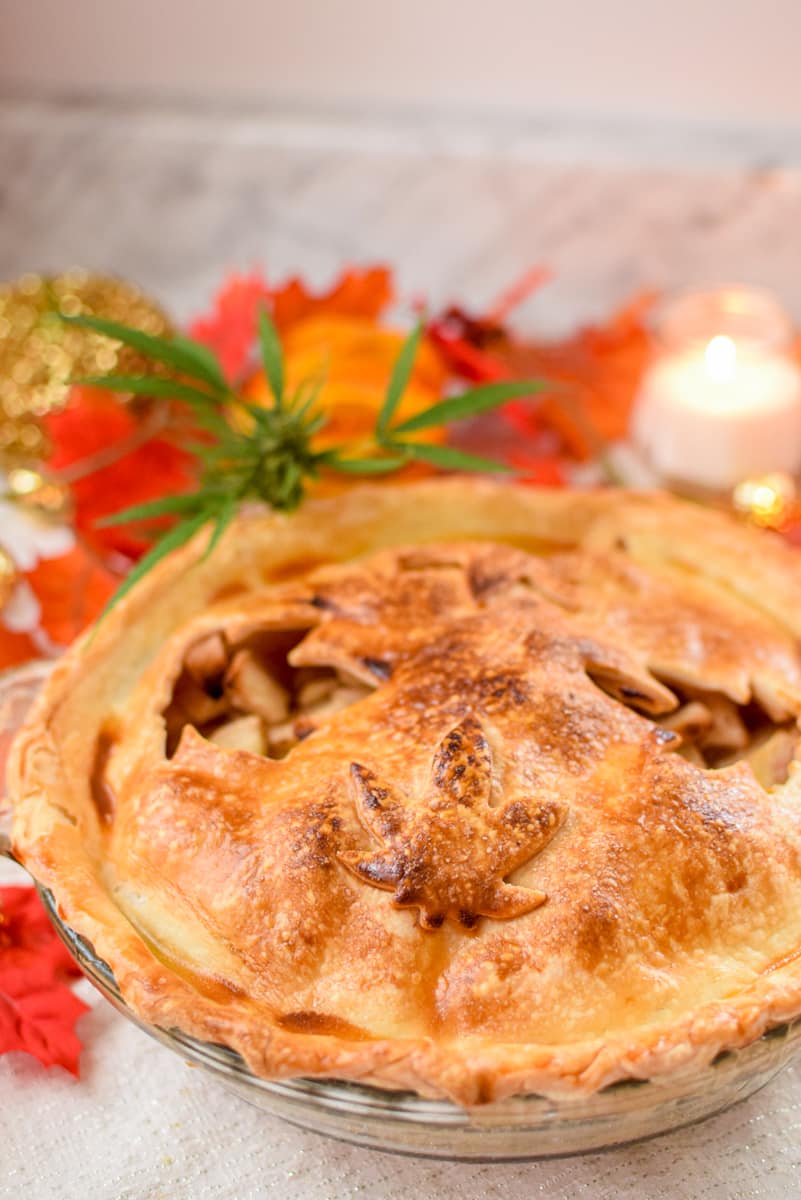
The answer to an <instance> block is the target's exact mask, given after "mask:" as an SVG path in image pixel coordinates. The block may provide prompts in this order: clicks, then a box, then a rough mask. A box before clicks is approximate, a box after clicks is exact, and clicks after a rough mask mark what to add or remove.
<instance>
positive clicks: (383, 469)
mask: <svg viewBox="0 0 801 1200" xmlns="http://www.w3.org/2000/svg"><path fill="white" fill-rule="evenodd" d="M62 319H63V320H65V321H68V322H70V323H72V324H75V325H79V326H82V327H84V328H87V329H92V330H94V331H95V332H96V333H100V334H104V335H105V336H107V337H110V338H113V339H115V340H116V341H119V342H122V343H124V344H125V345H127V346H131V347H133V348H134V349H136V350H138V351H139V353H140V354H142V355H144V356H146V357H147V358H149V359H150V361H151V362H152V363H153V364H154V365H156V366H157V367H158V368H160V369H161V370H162V371H163V370H164V369H166V370H167V372H169V373H168V374H167V375H164V374H152V375H144V376H142V377H133V376H127V375H101V376H92V377H91V378H88V379H81V380H73V381H72V382H73V383H83V384H89V385H91V386H92V387H100V388H107V389H109V390H110V391H115V392H131V393H134V394H136V395H140V396H150V397H154V398H156V399H161V400H164V401H179V402H181V403H183V404H185V405H187V406H188V407H189V408H190V409H191V411H192V417H193V420H194V423H195V425H196V426H198V427H199V429H200V430H201V431H202V432H203V434H204V435H205V440H198V441H197V442H195V443H193V444H192V445H191V446H188V447H187V446H184V449H187V450H189V451H190V452H191V453H192V454H193V455H194V456H195V457H196V458H197V460H198V465H199V477H198V486H197V488H196V490H195V491H194V492H191V493H188V494H181V495H177V496H165V497H163V498H162V499H158V500H152V501H149V502H148V503H146V504H137V505H134V506H133V507H131V508H127V509H125V510H123V511H122V512H118V513H114V514H113V516H111V517H108V518H106V520H105V521H104V524H107V525H109V524H115V525H118V524H123V523H127V522H130V521H154V520H161V519H162V518H164V517H173V518H177V520H176V522H175V524H173V525H172V526H171V527H170V528H169V529H167V530H166V532H164V533H160V534H159V536H158V540H157V541H156V542H155V544H154V545H153V546H152V548H151V549H150V550H149V551H148V553H147V554H145V556H144V557H143V558H142V559H140V561H139V562H138V563H137V564H136V566H135V567H134V568H133V570H132V571H131V573H130V574H129V575H128V576H127V577H126V579H125V581H124V583H123V584H122V585H121V587H120V588H119V589H118V590H117V592H116V593H115V594H114V596H112V598H111V600H110V601H109V604H108V605H107V606H106V609H105V610H104V612H103V613H102V614H101V618H100V619H101V620H102V618H103V616H105V614H106V612H108V611H109V609H110V608H111V607H112V606H113V605H114V604H116V603H117V602H118V601H119V600H120V599H121V598H122V597H123V596H124V595H125V594H126V593H127V592H129V591H130V590H131V588H133V587H135V586H136V584H137V583H138V582H139V580H140V579H142V577H143V576H144V575H146V574H147V572H148V571H149V570H150V569H151V567H153V566H154V565H155V564H156V563H157V562H159V560H160V559H162V558H164V556H165V555H167V554H169V553H170V551H172V550H175V549H177V548H178V547H179V546H182V545H184V544H185V543H186V542H188V541H189V540H190V539H191V538H192V537H194V535H195V534H196V533H198V532H199V530H201V529H204V528H206V527H209V528H210V536H209V539H208V542H207V544H206V548H205V554H206V555H208V554H210V553H211V552H212V550H213V549H214V547H215V546H216V544H217V542H218V541H219V539H220V538H221V537H222V535H223V533H224V532H225V530H226V528H227V527H228V525H229V524H230V523H231V521H232V520H233V518H234V517H235V515H236V513H237V511H238V509H239V506H240V505H241V504H242V503H243V502H244V501H246V500H260V501H263V502H264V503H266V504H268V505H270V507H271V508H274V509H276V510H277V511H278V512H292V511H293V510H294V509H296V508H297V507H298V505H299V504H300V503H301V501H302V500H303V497H304V495H305V493H306V488H307V485H308V483H309V481H310V480H314V479H317V478H318V477H319V475H320V473H321V471H337V472H340V473H343V474H348V475H365V476H371V475H382V474H388V473H390V472H392V471H397V470H399V469H400V468H401V467H404V466H406V465H407V464H408V463H410V462H415V461H419V462H425V463H430V464H432V465H434V466H437V467H442V468H444V469H446V470H458V471H481V472H489V471H507V470H509V468H508V467H507V466H505V465H504V464H503V463H498V462H495V461H493V460H491V459H487V458H481V457H478V456H476V455H473V454H466V453H464V452H463V451H461V450H458V449H456V448H455V447H453V446H441V445H432V444H431V443H429V442H419V441H415V440H413V439H411V440H410V435H412V434H415V433H418V432H419V431H421V430H428V429H433V428H436V427H437V426H441V425H444V424H446V423H447V422H449V421H455V420H460V419H462V418H464V417H470V416H475V415H476V414H478V413H483V412H488V411H489V410H490V409H493V408H496V407H498V405H500V404H503V403H505V402H506V401H507V400H511V399H513V398H514V397H516V396H531V395H533V394H535V393H536V392H539V391H541V390H542V388H543V386H544V385H543V384H542V383H541V382H539V381H532V380H526V379H521V380H514V381H509V382H503V383H491V384H487V385H484V386H482V387H476V388H472V389H470V390H469V391H467V392H463V393H462V394H461V395H458V396H451V397H449V398H448V399H446V400H442V401H438V402H437V403H436V404H432V405H431V406H430V407H429V408H427V409H425V410H424V411H423V412H420V413H417V414H416V415H415V416H413V417H410V418H408V419H407V420H405V421H401V422H400V423H399V424H393V421H394V418H395V415H396V413H397V409H398V405H399V404H400V401H401V398H402V396H403V394H404V392H405V391H406V388H407V385H408V383H409V380H410V378H411V374H412V370H413V368H414V361H415V357H416V354H417V349H418V346H419V344H420V340H421V338H422V336H423V332H424V328H423V324H422V322H419V323H418V324H417V325H416V326H415V328H414V329H413V330H412V332H411V333H410V334H409V336H408V338H407V339H406V341H405V342H404V343H403V345H402V347H401V349H400V352H399V354H398V357H397V359H396V361H395V364H394V367H393V370H392V373H391V376H390V379H389V383H388V385H387V391H386V395H385V398H384V402H383V404H382V406H381V409H380V412H379V414H378V418H377V421H376V427H375V430H374V431H373V434H372V437H370V438H368V439H367V440H366V441H363V442H361V443H359V444H358V445H353V446H336V447H329V448H328V449H325V450H319V449H316V448H315V446H314V442H313V439H314V436H315V434H317V433H319V431H320V430H321V429H322V428H323V426H324V425H325V421H326V418H325V414H324V413H322V412H320V411H319V409H318V408H317V400H318V397H319V393H320V390H321V388H322V386H323V382H324V381H323V380H322V379H310V380H304V381H303V382H302V383H301V384H300V385H299V386H298V387H297V388H296V389H295V390H294V392H292V393H291V394H288V393H287V389H286V372H285V369H284V353H283V348H282V346H281V341H280V338H279V336H278V332H277V330H276V328H275V325H274V324H273V322H272V320H271V318H270V316H269V314H268V313H267V311H266V310H264V309H263V310H262V311H261V312H260V313H259V323H258V330H259V347H260V352H261V360H262V364H263V366H264V372H265V375H266V377H267V381H268V383H269V385H270V390H271V392H272V398H273V403H272V405H271V406H270V407H263V406H261V405H258V404H252V403H248V402H247V401H245V400H243V399H242V398H241V397H240V396H239V395H238V394H237V393H236V392H235V391H234V390H233V389H232V388H231V387H230V385H229V384H228V383H227V382H226V379H225V376H224V374H223V371H222V368H221V366H220V364H219V362H218V361H217V358H216V357H215V355H214V354H213V353H212V352H211V350H209V349H208V348H207V347H206V346H203V345H201V344H200V343H198V342H194V341H192V340H191V339H190V338H186V337H172V338H160V337H153V336H152V335H151V334H147V333H143V332H142V331H141V330H137V329H130V328H129V327H128V326H126V325H120V324H118V323H117V322H116V321H106V320H103V319H101V318H99V317H88V316H77V317H63V318H62Z"/></svg>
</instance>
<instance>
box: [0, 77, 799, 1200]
mask: <svg viewBox="0 0 801 1200" xmlns="http://www.w3.org/2000/svg"><path fill="white" fill-rule="evenodd" d="M613 133H614V131H612V133H610V135H609V137H608V139H607V141H606V142H605V141H604V139H603V137H600V138H599V137H598V136H597V131H596V132H593V131H592V130H590V131H589V132H588V133H587V135H586V136H585V137H583V138H582V136H581V135H580V132H579V133H577V132H576V130H575V129H571V130H567V131H565V130H562V129H560V127H559V125H558V123H557V122H551V123H550V124H548V123H545V124H544V125H542V124H540V125H538V126H536V127H533V128H527V127H523V126H521V128H519V129H513V128H505V129H504V130H502V131H499V130H498V128H497V127H487V128H479V129H469V130H466V129H465V127H464V126H462V127H461V128H460V130H458V131H457V134H456V135H454V136H453V137H449V136H448V131H447V129H445V128H444V127H443V126H442V125H437V124H426V123H425V122H422V123H421V122H418V123H417V124H414V125H413V126H411V127H409V126H406V127H403V128H393V127H391V126H388V125H386V126H384V125H381V124H380V123H369V122H368V123H365V122H361V123H355V124H354V123H350V124H348V123H340V124H338V123H337V122H334V121H330V120H322V119H318V120H311V119H304V120H294V121H293V120H288V119H285V118H280V119H279V118H265V117H263V116H257V115H255V114H253V113H250V114H244V115H243V114H236V113H227V114H222V115H220V114H209V113H207V114H198V113H188V112H181V111H177V112H166V111H159V110H158V109H155V108H153V107H152V106H151V107H148V108H136V107H133V108H126V107H124V106H117V107H115V108H112V109H104V108H102V107H100V106H97V105H86V104H81V105H66V106H61V107H55V106H53V105H49V104H44V103H41V102H33V101H25V102H19V101H15V100H12V99H8V98H6V99H3V98H0V163H2V168H3V170H2V183H1V184H0V228H2V230H3V237H2V238H1V239H0V278H3V279H10V278H13V277H15V276H16V275H18V274H20V273H22V272H24V271H28V270H48V271H58V270H61V269H64V268H65V267H68V266H72V265H80V266H85V267H89V268H93V269H96V270H103V271H111V272H117V273H119V274H122V275H123V276H128V277H132V278H134V279H135V280H136V281H137V282H138V283H140V284H141V285H142V286H143V287H145V288H146V289H148V290H149V291H151V292H152V293H153V294H155V296H156V297H158V298H159V299H160V300H161V301H163V303H164V304H165V305H166V306H167V307H168V309H170V310H171V311H172V312H173V314H174V315H175V316H176V317H177V318H179V319H184V318H186V317H187V316H189V315H190V314H191V313H192V312H193V311H196V310H197V309H198V308H199V307H202V306H203V304H204V303H205V301H206V299H207V298H208V296H209V295H210V293H211V291H212V290H213V289H214V287H215V286H216V285H217V283H218V282H219V280H220V278H221V275H222V274H223V273H224V272H225V271H226V270H227V269H230V268H238V269H248V268H250V267H252V266H254V265H260V266H263V267H264V268H265V269H266V270H267V272H268V274H269V275H270V276H271V277H273V278H275V277H281V276H283V275H284V274H286V273H288V272H296V271H297V272H301V273H303V274H304V275H305V276H306V277H307V278H308V279H309V280H310V281H311V282H312V283H313V284H324V283H326V282H327V281H328V280H330V278H331V277H332V275H333V274H334V272H335V271H336V270H337V269H338V268H339V267H341V266H342V265H343V264H344V263H345V262H347V261H361V262H369V261H376V260H383V261H387V262H390V263H393V264H397V266H398V281H399V284H400V287H401V290H402V292H403V294H404V295H406V296H414V295H416V294H419V293H421V292H424V293H425V294H427V295H428V296H429V298H430V299H431V301H432V303H439V302H441V301H443V300H447V299H449V298H454V297H458V298H459V299H460V300H461V301H463V302H467V303H471V304H477V305H481V304H483V303H487V302H488V301H490V300H491V299H492V298H493V297H494V296H495V295H496V294H497V293H498V292H499V291H500V290H502V288H503V287H504V286H505V285H507V284H508V283H509V281H510V280H511V279H514V278H515V276H517V275H519V274H520V273H521V272H522V270H523V269H525V268H526V267H527V266H530V265H531V264H532V263H534V262H544V263H547V264H548V265H549V266H550V267H551V268H552V269H553V270H554V272H555V275H556V281H555V283H554V284H553V285H552V286H551V287H550V288H549V289H547V291H545V292H543V293H541V294H540V295H539V296H537V297H535V298H533V299H532V300H531V301H530V302H529V303H528V304H527V305H526V306H525V308H524V309H523V311H522V312H521V313H520V320H521V322H522V324H523V325H524V326H527V327H528V328H529V329H534V328H538V329H541V330H544V331H561V330H564V329H567V328H569V327H571V326H572V325H575V324H576V323H577V322H579V321H582V320H585V319H588V318H592V317H600V318H603V316H604V315H606V314H607V313H608V312H609V310H610V308H611V307H612V306H613V305H614V304H616V303H619V302H622V301H624V300H625V299H626V298H627V297H628V296H629V295H630V294H631V293H632V292H633V291H635V290H637V289H638V288H643V287H651V286H656V287H677V286H682V285H685V284H689V283H706V282H719V281H721V280H729V279H733V278H737V279H742V280H744V281H747V282H754V283H762V284H765V285H767V286H770V287H773V288H775V289H776V290H777V291H778V293H779V294H780V295H781V296H782V298H783V299H784V301H785V303H786V304H787V306H788V308H789V309H790V311H791V312H792V313H793V315H794V316H795V317H796V319H797V320H801V271H799V270H798V264H799V262H801V170H799V169H797V168H796V167H794V166H793V165H792V164H791V163H790V162H789V161H788V159H787V158H785V160H784V162H783V163H782V153H783V152H784V151H788V147H787V146H784V147H782V146H779V147H778V148H777V147H776V146H771V149H770V156H771V157H770V160H766V157H765V153H763V152H762V150H761V148H760V145H759V144H751V143H748V144H743V145H739V144H738V145H735V146H732V144H730V141H727V139H726V137H725V136H723V135H721V140H720V141H719V142H716V143H714V144H710V143H709V142H708V141H707V142H706V143H705V144H704V147H703V153H702V154H701V153H700V152H699V150H698V148H697V147H695V148H694V146H693V142H692V137H688V138H687V139H684V140H683V139H682V138H675V137H674V138H673V139H672V140H671V138H670V137H665V136H663V135H660V136H657V134H656V133H655V134H654V137H653V139H649V138H643V137H642V136H639V138H638V139H634V140H633V141H632V142H631V144H630V145H629V144H628V143H627V141H626V137H625V136H621V135H619V134H614V136H613V135H612V134H613ZM793 150H797V147H796V146H794V145H790V146H789V151H788V153H789V152H790V151H793ZM646 156H647V157H648V158H650V160H651V161H652V164H653V165H651V166H647V167H646V166H643V165H642V162H643V161H644V158H645V157H646ZM682 157H683V158H688V159H694V161H692V162H691V164H690V167H689V169H684V168H680V167H679V166H677V165H676V160H677V159H679V158H682ZM733 160H739V161H738V162H737V165H733ZM710 163H715V164H717V165H710ZM19 878H20V876H19V874H18V873H17V872H16V871H15V870H14V869H12V868H11V867H9V866H7V865H4V864H0V882H12V879H13V880H14V881H19ZM80 986H81V988H82V989H83V988H85V989H86V992H85V995H86V998H87V999H90V998H91V1002H92V1004H93V1008H92V1011H91V1012H90V1013H88V1014H87V1015H86V1016H85V1017H83V1018H82V1020H81V1024H80V1026H79V1031H80V1034H81V1036H82V1039H83V1042H84V1044H85V1051H84V1054H83V1058H82V1078H81V1079H80V1081H75V1080H73V1079H72V1078H71V1077H70V1076H68V1075H67V1074H65V1073H64V1072H62V1071H60V1070H59V1069H55V1070H51V1071H47V1070H46V1069H45V1068H43V1067H40V1066H39V1065H38V1064H37V1063H36V1062H34V1061H33V1060H32V1059H29V1058H27V1057H26V1056H24V1055H19V1054H13V1055H7V1056H4V1057H0V1200H23V1198H24V1200H86V1197H92V1200H212V1198H214V1200H256V1198H257V1197H275V1198H276V1200H301V1198H302V1200H339V1198H340V1197H341V1198H343V1200H344V1198H346V1197H360V1196H365V1197H366V1196H369V1197H370V1200H408V1198H409V1197H410V1196H414V1197H417V1198H419V1200H429V1198H431V1200H434V1197H436V1198H438V1200H440V1198H442V1200H492V1198H494V1197H497V1198H499V1200H500V1198H501V1197H502V1198H503V1200H523V1198H525V1200H530V1198H531V1197H534V1196H539V1195H543V1196H548V1197H552V1198H554V1200H562V1198H565V1200H567V1198H568V1197H570V1198H571V1200H572V1198H574V1197H581V1196H587V1197H592V1198H597V1200H606V1198H612V1197H614V1198H616V1200H617V1198H620V1200H626V1198H629V1197H631V1198H634V1197H637V1198H638V1200H640V1198H643V1197H661V1196H671V1197H676V1198H684V1197H686V1198H688V1200H689V1198H692V1200H740V1198H745V1197H766V1198H768V1200H779V1198H782V1200H784V1198H785V1197H787V1198H790V1197H795V1196H797V1195H798V1194H799V1191H801V1065H799V1066H796V1067H790V1068H788V1069H787V1070H785V1071H784V1072H783V1073H782V1075H781V1076H780V1077H779V1078H778V1079H776V1080H775V1081H774V1082H773V1083H771V1084H770V1085H769V1086H768V1087H767V1088H766V1089H764V1090H763V1091H762V1092H761V1093H759V1094H758V1095H756V1096H754V1097H752V1098H751V1099H750V1100H747V1101H745V1102H744V1103H743V1104H740V1105H739V1106H737V1107H736V1108H734V1109H732V1110H730V1111H729V1112H728V1113H725V1114H723V1115H722V1116H720V1117H717V1118H715V1119H713V1120H711V1121H709V1122H707V1123H705V1124H703V1125H701V1126H696V1127H694V1128H691V1129H686V1130H683V1131H680V1132H678V1133H675V1134H672V1135H670V1136H667V1137H665V1138H661V1139H657V1140H655V1141H652V1142H648V1143H643V1144H640V1145H638V1146H634V1147H629V1148H626V1149H622V1150H617V1151H613V1152H609V1153H606V1154H593V1155H590V1156H587V1157H584V1158H578V1159H569V1160H567V1159H566V1160H551V1161H548V1162H542V1163H530V1164H518V1165H501V1166H490V1165H476V1166H471V1165H460V1164H452V1163H437V1162H429V1161H423V1160H414V1159H401V1158H395V1157H393V1156H390V1155H386V1154H381V1153H376V1152H374V1151H368V1150H361V1149H358V1148H354V1147H350V1146H346V1145H342V1144H339V1143H337V1142H334V1141H330V1140H327V1139H324V1138H321V1137H319V1136H317V1135H315V1134H312V1133H305V1132H302V1131H300V1130H297V1129H293V1128H291V1127H290V1126H288V1125H284V1124H282V1123H281V1122H280V1121H278V1120H276V1119H273V1118H269V1117H267V1116H265V1115H264V1114H262V1113H261V1112H259V1111H257V1110H256V1109H253V1108H251V1107H249V1106H248V1105H247V1104H245V1103H244V1102H243V1101H241V1100H239V1099H237V1098H235V1097H233V1096H231V1095H229V1094H228V1093H227V1092H226V1091H225V1090H224V1089H223V1088H222V1087H221V1086H220V1085H219V1084H218V1083H217V1082H216V1081H214V1080H212V1079H210V1078H209V1077H208V1076H206V1075H204V1074H202V1073H201V1072H199V1071H197V1070H192V1069H190V1068H189V1067H187V1066H185V1065H184V1064H183V1063H182V1062H181V1060H180V1059H179V1058H178V1057H177V1056H175V1055H174V1054H172V1053H171V1052H169V1051H168V1050H166V1049H164V1048H163V1047H161V1046H159V1045H157V1044H156V1043H155V1042H153V1041H151V1040H150V1039H149V1038H147V1037H146V1036H145V1035H144V1034H142V1033H141V1032H139V1031H138V1030H137V1029H136V1028H134V1027H133V1026H132V1025H130V1024H129V1023H128V1022H127V1021H126V1020H125V1019H124V1018H122V1017H121V1016H119V1015H118V1014H117V1013H116V1012H114V1010H113V1009H112V1008H111V1007H110V1006H109V1005H108V1004H106V1003H105V1002H104V1001H102V1000H100V999H99V998H96V997H95V996H94V995H93V994H92V993H91V989H90V988H89V986H88V984H81V985H80Z"/></svg>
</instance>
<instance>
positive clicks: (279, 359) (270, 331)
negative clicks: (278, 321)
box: [259, 308, 284, 409]
mask: <svg viewBox="0 0 801 1200" xmlns="http://www.w3.org/2000/svg"><path fill="white" fill-rule="evenodd" d="M259 344H260V347H261V361H262V363H263V364H264V371H265V374H266V376H267V379H268V381H269V384H270V390H271V391H272V393H273V399H274V400H275V407H276V408H279V409H280V408H281V407H282V406H283V403H284V352H283V349H282V348H281V341H280V338H279V337H278V330H277V329H276V328H275V325H274V324H273V321H272V318H271V317H270V314H269V313H268V312H267V310H266V309H264V308H262V309H261V311H260V312H259Z"/></svg>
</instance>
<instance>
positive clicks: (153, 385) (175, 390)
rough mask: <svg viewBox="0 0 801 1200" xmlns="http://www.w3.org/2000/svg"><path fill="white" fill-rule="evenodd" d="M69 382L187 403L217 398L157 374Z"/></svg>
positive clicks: (215, 401)
mask: <svg viewBox="0 0 801 1200" xmlns="http://www.w3.org/2000/svg"><path fill="white" fill-rule="evenodd" d="M70 384H71V385H72V386H78V387H96V388H104V389H105V390H106V391H107V392H131V393H133V395H135V396H156V397H161V398H163V399H165V400H184V401H186V403H187V404H191V405H193V406H194V405H197V404H200V405H203V407H207V406H208V405H210V404H218V403H219V399H218V397H216V396H212V395H211V394H210V393H209V392H203V391H201V390H200V388H194V387H192V386H191V385H190V384H188V383H179V382H178V380H177V379H161V378H160V377H159V376H158V375H87V376H86V377H84V378H82V379H71V380H70Z"/></svg>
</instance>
